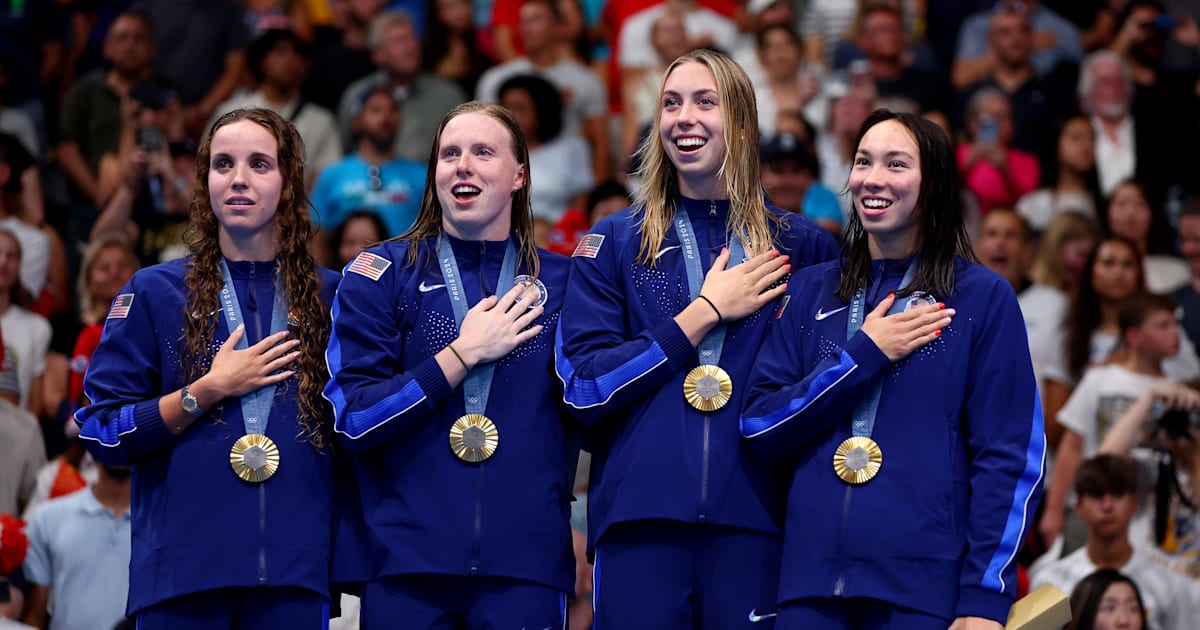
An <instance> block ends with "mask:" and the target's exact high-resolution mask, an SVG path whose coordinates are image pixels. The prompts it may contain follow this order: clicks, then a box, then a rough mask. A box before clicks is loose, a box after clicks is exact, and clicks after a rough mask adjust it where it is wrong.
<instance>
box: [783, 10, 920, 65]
mask: <svg viewBox="0 0 1200 630" xmlns="http://www.w3.org/2000/svg"><path fill="white" fill-rule="evenodd" d="M890 4H892V6H896V7H898V8H901V9H902V10H903V12H904V30H905V31H906V32H912V30H913V26H914V25H915V23H916V21H917V13H918V10H917V7H918V6H919V5H920V3H918V2H914V1H912V0H898V1H895V2H890ZM861 6H862V3H861V2H846V1H845V0H812V1H811V2H808V3H806V5H805V8H804V13H803V15H802V16H801V19H800V34H801V36H803V38H804V58H805V60H806V61H807V62H809V63H815V64H819V65H821V66H824V67H826V68H830V67H834V66H833V65H832V64H833V55H834V51H835V50H836V49H837V46H838V44H839V43H840V42H842V41H844V40H846V39H847V38H848V36H849V37H853V33H854V31H855V29H854V20H855V17H856V16H857V15H858V14H859V13H858V12H859V9H860V7H861Z"/></svg>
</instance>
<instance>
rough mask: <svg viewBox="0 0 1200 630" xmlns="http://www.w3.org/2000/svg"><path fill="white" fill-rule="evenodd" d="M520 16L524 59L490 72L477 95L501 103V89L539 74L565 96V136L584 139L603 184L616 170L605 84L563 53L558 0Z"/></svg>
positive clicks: (531, 0) (541, 2)
mask: <svg viewBox="0 0 1200 630" xmlns="http://www.w3.org/2000/svg"><path fill="white" fill-rule="evenodd" d="M520 16H521V22H520V25H521V36H522V39H523V40H524V42H525V51H526V52H525V55H523V56H520V57H517V58H516V59H513V60H512V61H509V62H506V63H503V64H500V65H498V66H496V67H494V68H492V69H491V70H488V71H487V72H485V73H484V74H483V76H482V77H481V78H480V79H479V85H478V87H477V88H476V91H475V97H476V98H477V99H479V100H481V101H488V102H491V103H496V102H499V100H498V97H499V88H500V85H501V84H502V83H504V81H505V80H507V79H508V78H510V77H512V76H515V75H518V74H536V75H538V76H541V77H542V78H544V79H546V80H547V81H549V82H550V83H551V84H553V85H554V86H555V87H556V88H558V90H559V92H560V93H561V94H562V95H563V103H564V105H565V107H564V112H563V133H564V134H565V135H567V136H572V135H579V136H582V137H583V139H584V140H586V141H587V142H588V145H589V147H590V150H591V155H592V163H591V169H592V173H593V177H594V181H603V180H604V179H605V178H607V177H608V173H609V172H610V171H611V165H610V163H609V161H610V159H611V158H610V155H611V149H610V148H609V135H608V108H607V107H606V105H605V104H606V103H607V102H608V101H607V96H606V94H605V90H604V84H603V83H601V81H600V79H599V78H598V77H597V76H596V74H595V73H594V72H592V70H591V69H590V68H589V67H587V66H585V65H583V64H581V63H579V62H578V61H575V60H573V59H571V58H570V57H569V56H568V55H567V54H566V51H564V50H563V47H562V45H561V44H562V42H561V40H560V38H559V30H558V28H559V24H560V13H559V11H558V7H557V5H556V4H555V3H554V1H553V0H527V1H526V2H525V3H524V4H523V5H522V6H521V12H520ZM536 177H537V176H536V175H535V176H534V181H536ZM535 185H536V184H535Z"/></svg>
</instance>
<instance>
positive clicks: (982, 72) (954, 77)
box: [951, 0, 1083, 89]
mask: <svg viewBox="0 0 1200 630" xmlns="http://www.w3.org/2000/svg"><path fill="white" fill-rule="evenodd" d="M1000 12H1020V13H1024V14H1025V15H1026V16H1027V17H1028V18H1029V24H1030V26H1031V27H1032V28H1033V57H1032V59H1031V62H1032V64H1033V68H1034V69H1035V70H1036V71H1037V72H1038V73H1039V74H1042V75H1047V74H1050V73H1051V72H1052V71H1054V70H1055V69H1056V68H1057V67H1058V66H1059V64H1063V63H1066V64H1074V63H1079V60H1080V59H1082V58H1083V44H1082V43H1081V42H1080V41H1079V29H1078V28H1076V27H1075V25H1074V24H1071V23H1070V22H1069V21H1067V20H1065V19H1064V18H1063V17H1062V16H1060V15H1059V14H1057V13H1055V12H1054V11H1052V10H1050V9H1048V8H1046V7H1044V6H1042V5H1041V3H1040V2H1038V1H1037V0H999V1H998V2H997V3H996V7H995V8H994V9H992V10H988V11H983V12H980V13H976V14H974V15H972V16H970V17H968V18H967V19H966V20H965V21H963V23H962V27H961V28H960V29H959V32H958V49H957V50H956V52H955V54H954V57H955V59H954V68H953V71H952V73H951V81H952V82H953V83H954V86H955V87H957V88H959V89H962V88H964V87H966V86H968V85H971V84H972V83H974V82H976V81H978V80H979V79H981V78H983V77H984V76H986V75H987V73H988V71H989V70H991V69H992V68H993V67H994V66H995V65H996V63H997V61H998V58H997V56H996V55H995V53H994V52H993V51H992V50H990V49H989V48H988V44H989V38H988V27H989V25H990V24H989V23H990V22H991V19H992V17H993V16H994V15H995V14H996V13H1000Z"/></svg>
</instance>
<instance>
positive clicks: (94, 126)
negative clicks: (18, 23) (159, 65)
mask: <svg viewBox="0 0 1200 630" xmlns="http://www.w3.org/2000/svg"><path fill="white" fill-rule="evenodd" d="M103 52H104V59H105V60H106V61H108V63H109V69H108V70H106V71H99V72H95V73H92V74H89V75H86V76H84V77H82V78H80V79H79V80H78V81H76V82H75V84H74V85H72V86H71V88H70V90H68V91H67V94H66V96H65V97H64V100H63V105H62V111H61V112H60V113H59V124H58V138H59V142H58V145H57V146H56V147H55V154H56V156H57V157H56V159H57V161H58V164H59V166H60V167H61V168H62V170H63V172H64V173H66V175H67V179H68V181H70V183H71V184H72V185H73V186H74V190H75V191H76V192H77V193H78V194H79V195H80V197H81V201H82V202H84V203H86V204H87V205H89V206H91V207H92V208H94V209H98V208H100V207H101V206H102V205H103V203H104V201H105V198H104V196H103V195H102V194H101V192H100V182H99V174H100V158H101V157H102V156H104V155H105V154H106V153H116V152H117V149H118V148H119V144H120V138H121V125H122V122H123V118H122V116H121V101H122V100H123V99H124V98H125V97H126V96H128V94H129V90H130V89H132V88H133V86H135V85H140V84H142V83H145V82H147V81H150V80H151V79H152V78H153V77H154V69H153V65H152V64H153V62H154V57H155V55H156V54H157V50H156V48H155V44H154V33H153V32H152V31H151V28H150V19H149V18H148V17H147V16H146V14H144V13H122V14H121V15H119V16H117V18H116V19H115V20H113V23H112V26H110V27H109V29H108V33H107V34H106V35H105V36H104V47H103ZM89 227H90V226H89Z"/></svg>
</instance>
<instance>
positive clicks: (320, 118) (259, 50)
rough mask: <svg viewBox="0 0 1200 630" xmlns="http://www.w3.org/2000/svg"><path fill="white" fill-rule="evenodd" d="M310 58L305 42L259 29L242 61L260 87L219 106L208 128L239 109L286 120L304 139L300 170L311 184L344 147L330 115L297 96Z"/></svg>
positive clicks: (284, 33)
mask: <svg viewBox="0 0 1200 630" xmlns="http://www.w3.org/2000/svg"><path fill="white" fill-rule="evenodd" d="M308 56H309V53H308V46H307V45H306V44H305V43H304V41H303V40H301V39H300V37H299V36H298V35H296V34H295V33H293V32H292V31H286V30H280V29H272V30H269V31H267V32H265V33H263V34H262V35H261V36H260V37H259V38H258V39H255V40H254V41H253V42H251V43H250V46H249V47H248V48H247V49H246V63H247V64H248V65H249V67H250V74H251V75H252V76H253V77H254V83H255V85H257V86H258V89H256V90H254V91H253V92H248V93H245V94H240V95H235V96H233V97H232V98H230V99H228V100H226V101H225V102H223V103H221V104H220V105H218V106H217V108H216V110H214V111H213V116H212V119H211V120H209V121H208V126H210V127H211V126H212V125H213V123H215V122H217V118H220V117H221V115H222V114H224V113H225V112H228V111H232V110H235V109H241V108H243V107H265V108H267V109H269V110H271V111H273V112H275V113H277V114H279V115H280V116H283V117H284V118H287V119H288V121H289V122H291V123H292V124H293V125H295V127H296V131H299V132H300V138H301V139H302V140H304V168H305V169H306V170H307V177H308V181H309V182H310V183H311V182H312V181H313V180H315V179H316V177H317V173H319V172H321V169H323V168H325V167H326V166H329V165H330V164H333V163H334V162H336V161H337V160H338V159H340V158H341V157H342V146H341V140H340V139H339V138H338V131H337V122H336V121H335V120H334V118H333V113H332V112H330V111H329V110H327V109H325V108H324V107H321V106H320V105H316V104H314V103H310V102H308V101H307V100H306V99H305V98H303V97H302V96H301V94H300V86H301V85H302V84H303V83H304V75H305V73H307V72H308Z"/></svg>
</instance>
